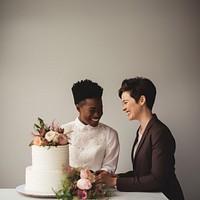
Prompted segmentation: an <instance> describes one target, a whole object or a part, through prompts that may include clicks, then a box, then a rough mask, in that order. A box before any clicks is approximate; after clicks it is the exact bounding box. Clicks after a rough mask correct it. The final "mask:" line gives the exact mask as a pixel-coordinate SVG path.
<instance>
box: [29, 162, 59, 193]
mask: <svg viewBox="0 0 200 200" xmlns="http://www.w3.org/2000/svg"><path fill="white" fill-rule="evenodd" d="M62 178H63V172H62V171H47V170H35V169H33V168H32V166H29V167H26V178H25V190H26V191H30V192H39V193H44V194H53V193H54V192H53V190H55V191H56V190H58V189H59V188H60V187H61V184H62V183H61V180H62Z"/></svg>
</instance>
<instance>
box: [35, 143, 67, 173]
mask: <svg viewBox="0 0 200 200" xmlns="http://www.w3.org/2000/svg"><path fill="white" fill-rule="evenodd" d="M68 155H69V149H68V145H62V146H57V147H54V146H51V147H48V146H44V147H42V146H34V145H33V146H32V167H33V169H38V170H60V169H61V168H62V166H63V165H64V164H68V163H67V160H68Z"/></svg>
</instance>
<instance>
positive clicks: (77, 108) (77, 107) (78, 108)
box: [76, 104, 80, 112]
mask: <svg viewBox="0 0 200 200" xmlns="http://www.w3.org/2000/svg"><path fill="white" fill-rule="evenodd" d="M76 110H77V111H78V112H80V106H79V105H78V104H76Z"/></svg>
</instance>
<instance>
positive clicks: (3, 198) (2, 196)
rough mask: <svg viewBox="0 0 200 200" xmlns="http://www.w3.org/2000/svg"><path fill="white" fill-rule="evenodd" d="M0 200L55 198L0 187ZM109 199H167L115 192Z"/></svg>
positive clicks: (50, 199)
mask: <svg viewBox="0 0 200 200" xmlns="http://www.w3.org/2000/svg"><path fill="white" fill-rule="evenodd" d="M0 200H56V199H55V198H54V199H52V198H35V197H29V196H25V195H22V194H19V193H18V192H17V191H16V189H0ZM109 200H167V198H166V197H165V196H164V195H163V194H162V193H149V192H118V191H117V192H116V195H115V196H114V197H111V198H109Z"/></svg>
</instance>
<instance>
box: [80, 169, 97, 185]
mask: <svg viewBox="0 0 200 200" xmlns="http://www.w3.org/2000/svg"><path fill="white" fill-rule="evenodd" d="M80 177H81V178H83V179H89V180H90V182H92V183H93V182H94V181H95V177H94V174H92V173H91V172H90V170H89V169H81V172H80Z"/></svg>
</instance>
